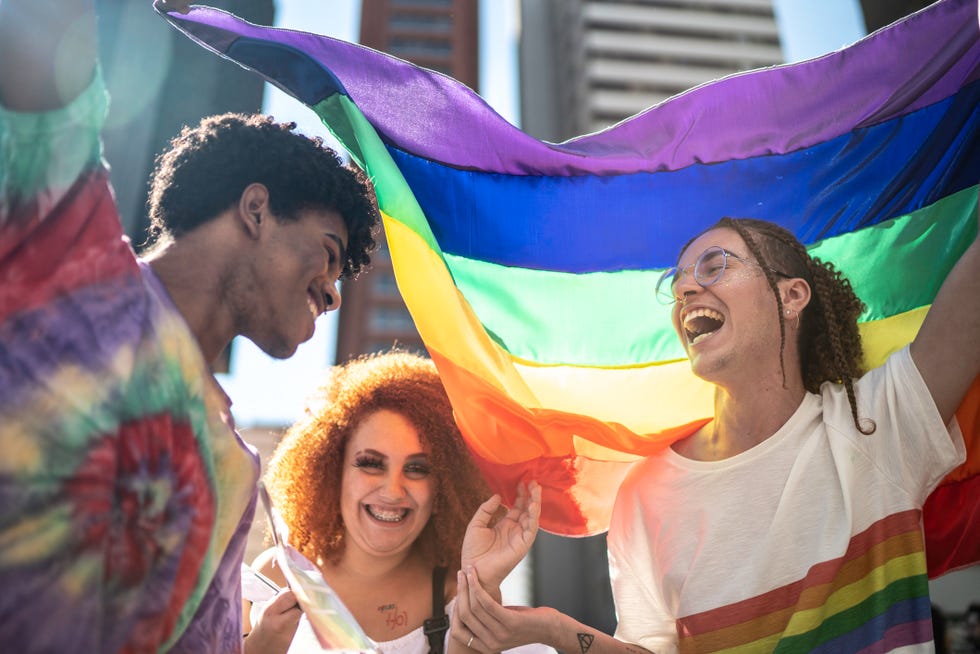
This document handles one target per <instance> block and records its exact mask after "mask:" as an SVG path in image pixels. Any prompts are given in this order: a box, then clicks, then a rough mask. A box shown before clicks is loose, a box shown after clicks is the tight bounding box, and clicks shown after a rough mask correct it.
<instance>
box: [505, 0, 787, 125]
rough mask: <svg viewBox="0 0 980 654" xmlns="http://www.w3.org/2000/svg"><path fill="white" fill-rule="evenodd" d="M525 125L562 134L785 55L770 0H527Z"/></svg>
mask: <svg viewBox="0 0 980 654" xmlns="http://www.w3.org/2000/svg"><path fill="white" fill-rule="evenodd" d="M521 24H522V37H521V45H520V49H521V51H520V67H521V120H522V125H523V129H524V131H526V132H528V133H529V134H531V135H533V136H536V137H538V138H541V139H544V140H548V141H563V140H565V139H568V138H571V137H574V136H580V135H582V134H587V133H590V132H594V131H598V130H601V129H603V128H605V127H608V126H610V125H613V124H615V123H617V122H619V121H620V120H622V119H624V118H626V117H628V116H632V115H634V114H636V113H639V112H641V111H643V110H644V109H646V108H648V107H651V106H653V105H655V104H657V103H659V102H661V101H663V100H665V99H667V98H669V97H671V96H673V95H676V94H678V93H681V92H683V91H686V90H687V89H690V88H693V87H695V86H697V85H699V84H702V83H704V82H707V81H709V80H713V79H718V78H720V77H724V76H726V75H731V74H734V73H738V72H740V71H744V70H749V69H752V68H760V67H763V66H770V65H773V64H778V63H782V62H783V53H782V49H781V47H780V41H779V30H778V28H777V25H776V19H775V16H774V13H773V4H772V0H523V1H522V3H521Z"/></svg>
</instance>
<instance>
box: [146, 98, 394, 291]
mask: <svg viewBox="0 0 980 654" xmlns="http://www.w3.org/2000/svg"><path fill="white" fill-rule="evenodd" d="M294 129H296V123H292V122H289V123H277V122H275V121H274V120H273V118H272V117H271V116H264V115H261V114H239V113H226V114H221V115H216V116H210V117H208V118H205V119H203V120H202V121H201V123H200V124H199V125H198V126H197V127H194V128H190V127H186V126H185V127H184V128H183V130H181V132H180V134H179V135H177V136H176V137H174V138H173V139H172V140H171V141H170V147H169V148H168V149H167V150H166V151H165V152H164V153H163V154H161V155H160V156H158V157H157V159H156V168H155V170H154V173H153V177H152V178H151V180H150V195H149V199H148V201H147V203H148V206H149V215H150V236H149V239H148V241H149V242H157V241H161V240H164V239H168V238H179V237H180V236H182V235H183V234H186V233H188V232H190V231H191V230H193V229H194V228H195V227H197V226H199V225H201V224H203V223H206V222H207V221H209V220H211V219H213V218H214V217H215V216H217V215H218V214H219V213H221V212H222V211H224V210H225V209H228V208H229V207H231V206H233V205H234V204H235V203H236V202H238V199H239V198H240V197H241V194H242V192H243V191H244V190H245V188H246V187H247V186H248V185H249V184H253V183H260V184H264V185H265V187H266V188H267V189H269V208H270V210H271V211H272V213H273V214H274V215H275V216H276V217H277V218H278V219H279V220H297V219H298V218H299V214H300V212H301V211H303V210H305V209H320V210H324V209H325V210H329V211H336V212H337V213H339V214H340V215H341V217H342V218H343V220H344V223H345V224H346V225H347V231H348V234H349V241H348V244H347V261H346V262H345V264H344V270H343V273H342V275H341V277H342V278H344V279H347V278H352V277H356V276H357V274H358V273H359V272H361V271H362V270H363V269H364V268H366V267H367V265H368V264H369V263H370V252H371V251H372V250H373V249H374V247H375V240H374V234H375V233H376V230H377V228H378V224H379V215H378V210H377V207H376V204H375V199H374V193H373V191H372V190H371V186H370V184H369V183H368V182H367V178H366V176H365V175H364V173H363V172H361V171H360V170H358V169H356V168H354V167H351V166H345V165H344V164H343V163H342V162H341V160H340V159H339V158H338V156H337V153H336V152H334V151H333V150H331V149H330V148H328V147H326V146H325V145H323V140H322V139H321V138H320V137H313V138H310V137H307V136H304V135H303V134H300V133H298V132H294V131H293V130H294Z"/></svg>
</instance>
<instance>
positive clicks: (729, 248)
mask: <svg viewBox="0 0 980 654" xmlns="http://www.w3.org/2000/svg"><path fill="white" fill-rule="evenodd" d="M710 248H722V249H723V250H724V251H726V252H728V253H730V254H729V256H727V258H724V257H723V258H724V262H723V263H724V266H725V268H724V272H723V273H721V274H720V276H719V277H718V278H717V281H715V283H713V284H711V285H708V286H701V285H700V284H698V283H697V280H696V279H695V275H694V264H695V263H696V262H697V261H698V258H699V257H701V256H702V254H703V253H705V251H709V249H710ZM710 251H714V250H710ZM732 255H734V256H732ZM721 263H722V262H720V261H719V262H715V264H712V265H721ZM677 265H678V268H680V269H681V271H682V272H681V273H680V274H679V275H678V276H677V278H676V279H677V281H676V284H675V286H674V294H675V297H677V298H680V299H678V300H677V301H676V302H675V304H674V307H673V314H672V317H673V322H674V329H675V331H676V332H677V335H678V337H679V338H680V340H681V344H682V345H683V346H684V349H685V350H686V351H687V354H688V357H689V358H690V360H691V366H692V370H693V371H694V373H695V374H696V375H698V376H699V377H701V378H703V379H706V380H708V381H721V380H722V379H723V378H727V376H728V375H731V374H733V373H737V372H738V371H739V370H740V369H742V368H743V364H745V365H744V369H746V370H751V369H753V368H756V367H757V366H758V365H764V364H766V362H768V361H769V359H773V360H774V361H775V362H776V364H777V366H778V360H779V342H780V340H779V322H778V317H777V315H776V300H775V298H774V297H773V294H772V290H771V289H770V288H769V284H768V282H767V281H766V278H765V274H764V273H763V272H762V269H761V268H760V266H759V265H758V263H757V262H755V261H754V260H753V259H752V257H751V255H750V254H749V251H748V247H747V246H746V245H745V241H743V240H742V237H741V236H739V235H738V233H737V232H735V231H734V230H731V229H727V228H722V229H714V230H711V231H710V232H707V233H705V234H702V235H701V236H699V237H698V238H697V239H695V240H694V241H693V242H692V243H691V245H690V246H688V248H687V249H686V250H685V251H684V253H683V254H682V255H681V258H680V260H679V261H678V264H677ZM777 369H778V368H777Z"/></svg>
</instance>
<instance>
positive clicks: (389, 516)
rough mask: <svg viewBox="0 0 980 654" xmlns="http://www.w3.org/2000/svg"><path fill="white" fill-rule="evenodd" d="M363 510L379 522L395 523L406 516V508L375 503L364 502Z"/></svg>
mask: <svg viewBox="0 0 980 654" xmlns="http://www.w3.org/2000/svg"><path fill="white" fill-rule="evenodd" d="M364 510H365V511H366V512H367V514H368V515H369V516H371V517H372V518H374V519H375V520H379V521H381V522H390V523H396V522H401V521H402V520H404V519H405V518H406V517H407V516H408V511H409V510H408V509H405V508H395V507H388V508H385V507H382V506H378V505H377V504H365V505H364Z"/></svg>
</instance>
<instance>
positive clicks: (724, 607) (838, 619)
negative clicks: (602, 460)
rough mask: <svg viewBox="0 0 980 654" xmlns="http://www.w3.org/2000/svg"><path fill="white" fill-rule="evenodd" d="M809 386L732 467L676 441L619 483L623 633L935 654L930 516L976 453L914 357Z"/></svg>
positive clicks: (618, 592) (614, 563)
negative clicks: (681, 450)
mask: <svg viewBox="0 0 980 654" xmlns="http://www.w3.org/2000/svg"><path fill="white" fill-rule="evenodd" d="M855 393H856V396H857V400H858V415H859V417H861V418H870V419H873V420H874V421H875V423H876V424H877V430H876V431H875V432H874V433H873V434H870V435H863V434H861V433H860V432H858V431H857V430H856V429H855V427H854V423H853V419H852V417H851V411H850V406H849V404H848V401H847V395H846V394H845V392H844V389H843V387H842V386H839V385H835V384H829V383H828V384H824V385H823V387H822V388H821V393H820V394H819V395H816V394H811V393H808V394H807V395H806V397H805V398H804V400H803V402H802V403H801V405H800V407H799V408H798V409H797V411H796V413H795V414H794V415H793V416H792V417H791V418H790V420H789V421H788V422H787V423H786V424H785V425H783V427H782V428H781V429H780V430H779V431H778V432H776V433H775V434H774V435H773V436H772V437H770V438H768V439H767V440H765V441H764V442H762V443H760V444H759V445H757V446H755V447H753V448H752V449H750V450H748V451H746V452H743V453H741V454H739V455H737V456H734V457H731V458H729V459H725V460H723V461H712V462H704V461H694V460H691V459H687V458H684V457H682V456H680V455H678V454H677V453H676V452H674V451H673V450H672V449H670V448H667V449H666V450H665V451H664V452H663V453H661V454H658V455H656V456H653V457H650V458H648V459H646V460H644V461H641V462H640V463H638V464H637V465H636V466H635V467H634V468H633V469H632V470H631V471H630V474H629V475H628V477H627V479H626V481H625V482H624V484H623V486H622V487H621V489H620V492H619V495H618V496H617V499H616V505H615V507H614V510H613V516H612V523H611V526H610V530H609V535H608V544H609V559H610V577H611V580H612V585H613V595H614V598H615V601H616V610H617V615H618V619H619V626H618V629H617V632H616V636H617V638H619V639H621V640H625V641H629V642H633V643H637V644H639V645H642V646H643V647H646V648H648V649H650V650H651V651H655V652H658V654H662V653H664V652H675V651H678V649H681V650H684V651H698V652H712V651H716V650H721V649H726V648H742V649H739V651H758V652H771V651H773V650H774V649H775V648H776V646H777V644H781V645H782V646H783V647H787V646H791V649H792V651H842V652H857V651H861V650H864V649H865V648H869V649H868V651H885V652H888V651H902V652H932V651H933V646H932V623H931V614H930V604H929V594H928V584H927V577H926V560H925V550H924V542H923V537H922V528H921V508H922V505H923V503H924V502H925V500H926V497H927V496H928V495H929V493H930V492H931V491H932V490H933V489H934V488H935V487H936V486H937V485H938V484H939V482H940V481H941V480H942V478H943V477H944V476H945V475H946V474H947V472H949V471H950V470H952V469H953V468H954V467H956V466H957V465H958V464H959V463H960V462H962V461H963V460H964V458H965V449H964V445H963V438H962V434H961V433H960V430H959V427H958V425H957V424H956V421H955V420H954V421H953V423H952V424H951V429H950V430H947V429H946V427H945V426H944V425H943V423H942V420H941V418H940V416H939V413H938V411H937V409H936V407H935V404H934V403H933V401H932V398H931V396H930V394H929V392H928V389H927V388H926V386H925V383H924V382H923V381H922V377H921V375H920V374H919V372H918V369H917V368H916V367H915V365H914V363H913V362H912V359H911V357H910V355H909V350H908V348H907V347H906V348H904V349H903V350H901V351H899V352H897V353H895V354H894V355H893V356H892V357H890V358H889V360H888V361H887V362H886V363H885V364H884V365H883V366H881V367H879V368H877V369H875V370H872V371H871V372H869V373H868V374H866V375H865V376H864V377H862V378H861V379H860V380H858V381H857V382H856V383H855Z"/></svg>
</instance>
